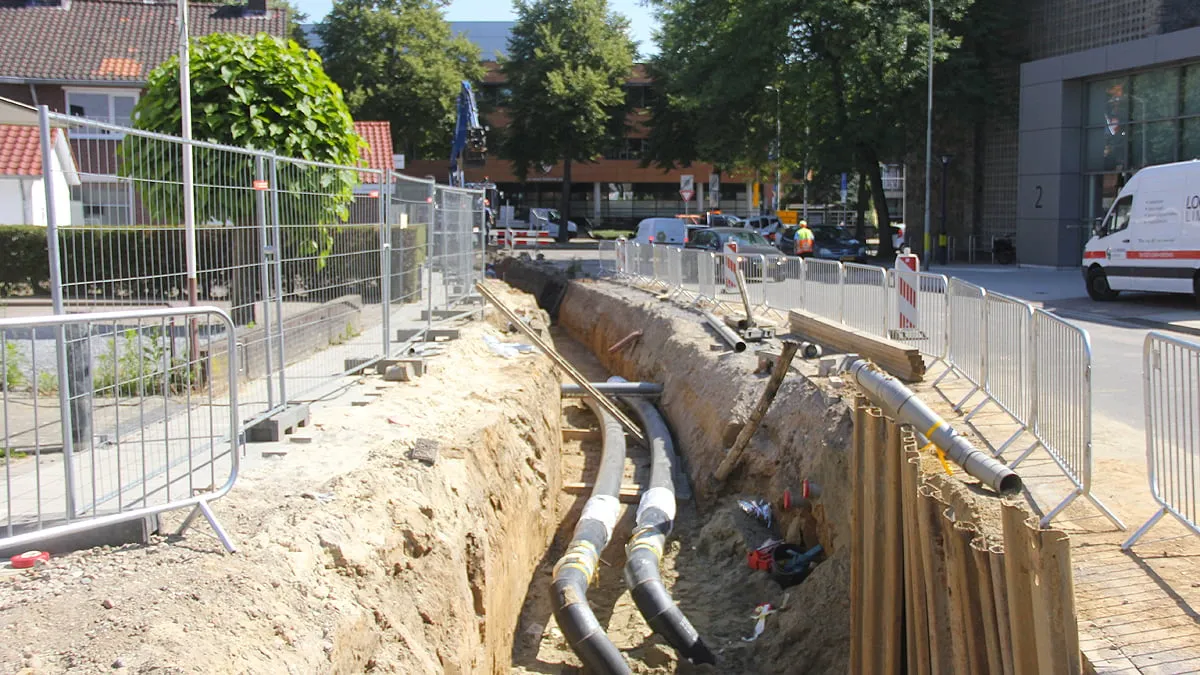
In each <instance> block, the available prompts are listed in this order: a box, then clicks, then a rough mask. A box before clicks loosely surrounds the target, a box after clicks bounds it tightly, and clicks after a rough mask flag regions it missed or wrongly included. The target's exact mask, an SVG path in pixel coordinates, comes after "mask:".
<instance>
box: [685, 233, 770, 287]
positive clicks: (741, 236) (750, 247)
mask: <svg viewBox="0 0 1200 675" xmlns="http://www.w3.org/2000/svg"><path fill="white" fill-rule="evenodd" d="M730 240H732V241H734V242H735V243H737V250H738V254H739V255H747V256H759V255H764V256H778V255H779V251H778V250H776V249H775V247H774V246H771V242H769V241H767V240H766V239H764V238H763V236H762V235H761V234H759V233H757V232H754V231H752V230H745V229H742V228H740V227H710V228H706V229H703V230H696V231H695V232H693V233H692V235H691V239H690V240H689V241H688V243H687V245H686V248H698V249H702V250H705V251H712V252H714V253H721V252H723V251H724V250H725V244H726V243H727V242H729V241H730ZM760 267H761V263H760V261H759V259H758V258H751V259H750V264H749V274H747V277H748V278H747V281H750V280H753V281H760V280H761V279H762V276H763V274H762V270H761V269H760ZM687 272H689V270H685V273H687ZM778 276H779V275H777V274H772V277H778Z"/></svg>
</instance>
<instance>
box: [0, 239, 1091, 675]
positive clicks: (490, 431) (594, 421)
mask: <svg viewBox="0 0 1200 675" xmlns="http://www.w3.org/2000/svg"><path fill="white" fill-rule="evenodd" d="M494 269H495V271H496V276H498V277H500V278H501V279H503V280H506V281H507V282H508V284H505V283H504V282H503V281H501V280H500V279H490V280H487V281H485V282H483V284H482V288H483V292H484V294H485V295H487V296H488V297H489V298H494V299H495V300H496V302H490V301H489V304H488V305H487V306H486V309H485V316H486V320H485V321H483V322H479V321H471V322H467V323H463V324H461V326H460V329H461V337H460V338H459V339H457V340H453V341H451V342H446V343H439V344H441V345H443V346H442V347H441V349H444V354H443V355H442V356H440V357H437V358H436V359H433V360H431V361H430V363H429V370H428V372H426V373H425V375H424V376H423V377H420V378H417V379H415V380H414V381H411V382H405V383H402V384H401V383H387V382H383V381H382V380H380V379H379V378H378V377H376V376H369V377H368V376H364V377H363V378H361V379H360V380H359V383H358V384H357V385H356V386H358V387H360V388H361V389H362V390H363V391H368V392H370V393H365V394H361V397H362V400H361V401H358V402H351V401H346V402H343V403H342V404H340V407H336V406H335V407H332V408H329V409H328V410H327V411H326V412H325V413H321V412H320V411H319V410H318V411H317V412H314V427H317V428H321V427H324V430H323V431H316V432H313V433H315V434H317V435H316V437H315V438H314V440H313V441H312V446H311V447H313V448H314V449H315V450H317V451H316V452H314V453H313V454H312V455H302V454H301V452H300V448H305V447H309V446H305V445H300V446H294V449H293V455H295V456H296V457H297V460H296V463H288V462H290V461H291V458H288V460H287V461H285V462H283V463H278V464H270V465H267V467H266V468H265V470H264V471H263V472H260V473H254V472H248V473H247V475H246V476H245V477H244V479H243V482H240V483H239V488H238V490H235V491H234V492H233V493H231V494H230V495H229V497H228V498H227V499H226V500H222V501H221V502H219V503H218V505H217V509H218V511H220V512H221V513H222V514H223V518H224V519H226V520H227V521H228V522H227V526H228V527H229V529H230V531H231V532H232V533H233V534H234V536H235V537H237V538H238V539H239V540H240V541H241V544H242V545H241V547H240V550H239V552H238V553H236V554H234V555H232V556H225V555H222V554H221V552H220V548H219V544H217V543H215V539H214V540H212V541H209V540H208V539H207V538H204V537H202V536H199V535H191V536H189V537H187V538H184V539H183V540H181V541H180V542H178V543H177V544H174V543H172V542H170V541H160V542H158V543H155V544H153V545H151V546H147V547H132V548H127V549H122V550H103V551H97V552H83V553H79V554H70V555H65V556H61V557H55V558H52V560H51V561H50V564H49V566H47V567H46V568H44V569H41V570H35V571H34V576H31V577H28V578H27V577H17V578H16V579H17V583H15V584H12V585H11V586H5V587H4V588H3V592H0V630H2V631H3V633H0V671H4V672H21V673H29V674H31V675H32V674H33V673H42V672H64V671H86V672H98V671H100V670H105V669H107V668H108V667H109V664H113V665H112V668H113V669H115V670H117V671H121V669H120V668H118V667H117V665H116V664H122V668H126V669H127V670H137V671H138V672H283V671H287V672H335V673H360V672H393V673H446V674H454V675H458V674H465V673H531V674H532V673H575V672H588V673H595V674H598V675H603V674H608V673H692V672H695V673H730V674H753V673H763V674H767V673H847V672H849V673H855V674H858V673H901V672H909V673H1015V674H1018V675H1023V674H1026V673H1030V674H1031V673H1068V674H1070V673H1077V672H1082V664H1081V659H1080V653H1079V645H1078V631H1077V629H1076V626H1075V611H1074V607H1073V591H1072V579H1071V564H1070V554H1069V549H1068V548H1067V539H1066V537H1065V536H1064V535H1062V534H1061V533H1060V532H1057V531H1055V530H1037V529H1036V527H1034V526H1031V521H1032V522H1033V523H1036V520H1034V519H1033V516H1032V513H1031V512H1030V511H1029V509H1028V508H1027V506H1026V505H1025V502H1024V500H1023V499H1020V498H1012V499H1010V498H1002V497H1001V496H1000V495H999V494H998V493H997V489H1001V490H1004V491H1010V490H1012V489H1013V487H1014V485H1013V483H1012V481H1013V480H1016V477H1015V476H1004V475H1001V474H997V473H993V474H988V473H987V471H988V470H989V467H988V465H986V463H981V462H980V461H979V459H980V458H979V457H976V456H973V455H971V454H970V453H971V449H970V446H969V443H967V442H966V441H965V440H964V439H962V438H958V437H952V436H951V435H950V431H949V428H950V427H949V426H946V425H945V424H942V426H940V427H939V426H938V425H937V424H936V423H934V424H931V423H930V422H929V420H930V419H932V418H930V417H928V416H926V417H919V415H918V417H919V424H920V426H921V427H922V428H921V429H919V430H915V429H914V427H913V426H912V425H911V424H902V423H898V422H896V421H895V418H904V419H917V418H914V417H913V415H914V411H915V413H919V414H926V413H928V411H927V410H925V411H924V412H922V406H920V405H918V403H917V401H916V399H915V397H908V398H906V396H908V394H911V391H909V390H908V389H905V388H903V387H902V386H901V385H899V383H898V382H897V381H896V380H894V379H892V378H889V377H887V376H886V375H883V374H882V373H880V372H879V371H878V369H876V368H874V366H868V365H866V364H865V363H861V362H857V361H855V363H857V364H858V365H857V366H855V367H854V369H852V370H850V371H842V372H837V371H836V370H835V371H833V372H822V370H823V366H822V365H821V362H820V360H818V359H806V358H804V356H805V355H804V353H803V350H801V354H800V355H797V356H796V357H795V358H794V359H793V361H792V363H791V368H790V369H780V367H779V365H778V364H777V363H776V360H777V359H778V358H779V355H778V354H777V353H778V352H780V351H781V346H780V344H779V343H773V344H774V346H773V347H772V349H773V350H774V352H776V354H771V355H767V356H765V357H764V356H763V355H760V354H759V353H757V350H758V349H759V348H760V347H762V344H761V343H753V342H751V343H750V344H749V345H748V347H747V348H746V349H745V350H744V351H741V352H737V351H734V350H733V349H731V347H730V345H728V344H727V343H726V342H725V341H724V339H723V338H722V337H721V336H720V335H719V334H718V332H717V331H715V330H714V329H713V327H712V326H711V325H710V324H709V323H708V322H707V321H706V320H705V318H704V317H703V316H702V315H701V313H699V312H697V311H695V310H694V309H693V308H689V307H688V306H687V305H685V304H683V303H680V302H676V301H675V300H674V299H669V298H665V297H664V296H663V295H662V294H661V292H660V291H661V289H655V288H645V289H643V288H635V287H632V286H630V285H627V284H618V283H613V282H610V281H593V280H579V281H568V280H567V279H566V278H565V276H564V275H563V274H562V273H561V272H560V271H558V270H556V269H555V268H553V267H550V266H548V265H538V264H535V263H531V262H522V261H520V260H509V261H506V262H503V263H501V264H497V265H495V267H494ZM513 287H515V288H513ZM516 289H523V290H516ZM539 304H540V305H541V308H539V306H538V305H539ZM501 306H503V307H504V308H505V309H506V310H507V312H508V313H505V311H502V310H501V309H500V308H501ZM710 309H718V308H710ZM719 311H720V312H721V313H728V308H725V309H719ZM517 324H520V326H521V327H523V328H518V326H517ZM778 328H779V330H778V332H779V333H780V334H784V333H786V332H787V327H786V326H783V325H780V326H779V327H778ZM526 331H527V332H526ZM538 342H540V343H542V344H543V345H544V346H545V347H546V350H545V351H549V350H551V349H552V350H553V351H554V352H555V353H556V354H557V355H559V356H561V357H562V358H563V359H564V360H565V362H566V363H565V364H555V363H554V362H553V361H552V359H551V358H550V357H549V356H548V355H547V354H539V353H536V352H537V351H538V350H536V349H533V350H530V349H525V348H517V347H509V348H506V347H505V346H504V343H510V344H530V343H538ZM783 351H786V345H785V346H784V347H783ZM438 359H440V360H438ZM834 360H835V361H836V359H834ZM769 364H775V365H773V366H772V367H771V368H770V369H769V370H770V372H767V370H768V369H766V368H764V366H765V365H769ZM568 370H570V371H574V373H573V376H568V375H567V374H566V372H567V371H568ZM575 376H577V377H578V378H580V379H581V382H576V381H575ZM773 376H777V377H773ZM612 378H622V379H624V380H625V381H626V382H625V383H622V382H620V381H619V380H614V381H611V382H610V379H612ZM872 378H873V379H872ZM587 383H596V384H597V385H599V386H601V387H602V388H603V389H605V390H606V391H615V393H616V395H615V396H612V397H609V396H608V395H607V394H599V396H600V399H601V400H599V401H597V400H592V399H591V397H590V396H583V394H589V393H590V394H592V395H596V394H597V392H595V391H594V388H593V391H592V392H588V391H587V389H588V388H591V387H589V386H584V385H587ZM776 385H777V393H776V394H775V395H774V398H773V400H767V403H769V405H768V406H767V407H766V408H765V414H763V415H762V416H761V420H760V422H761V423H760V424H758V425H757V426H755V425H754V424H753V423H752V422H753V420H755V419H758V415H757V412H758V411H761V410H762V409H763V408H762V406H761V405H760V403H762V402H763V401H764V392H765V391H771V390H772V388H773V387H774V386H776ZM914 386H915V385H914ZM873 388H874V389H873ZM905 392H907V394H906V393H905ZM867 395H870V396H874V397H875V398H876V400H879V401H880V402H881V405H882V407H883V408H884V409H881V408H880V406H876V405H872V404H871V403H869V401H868V398H867ZM372 396H373V398H370V397H372ZM352 398H353V396H352ZM768 398H769V397H768ZM371 401H374V402H371ZM368 402H370V405H361V406H360V405H359V404H360V403H362V404H365V403H368ZM322 415H323V416H322ZM657 415H661V419H658V418H657ZM918 431H920V432H921V433H927V434H930V435H931V440H936V441H938V443H940V444H941V445H945V446H946V450H947V452H946V463H945V464H943V463H942V461H941V460H940V459H939V457H938V455H937V454H936V453H934V452H932V450H931V448H929V447H926V444H925V443H924V442H923V441H922V440H919V439H920V436H919V434H918V433H917V432H918ZM739 437H740V438H741V441H745V443H744V445H743V444H742V442H741V441H739ZM430 447H433V448H434V452H433V453H432V455H431V456H429V457H424V456H421V457H418V456H417V453H418V450H422V449H425V450H428V449H429V448H430ZM735 447H737V448H739V449H740V454H736V456H735V453H732V452H730V449H731V448H735ZM300 457H308V459H304V460H303V461H304V462H309V464H307V465H306V464H302V463H301V460H300ZM418 459H420V461H417V460H418ZM732 460H736V461H732ZM991 468H993V469H994V468H995V467H991ZM947 469H949V470H950V471H951V472H952V474H953V475H947ZM968 470H969V471H970V474H968ZM971 474H974V475H971ZM717 476H721V477H722V478H721V479H718V478H717ZM764 507H767V508H764ZM768 514H769V515H768ZM773 542H777V543H778V545H777V546H775V547H774V548H770V547H768V548H764V549H763V550H761V551H760V550H759V549H760V548H761V547H763V545H764V544H771V543H773ZM78 575H84V576H82V577H80V576H78ZM84 581H86V582H87V583H86V584H83V583H82V582H84ZM39 662H40V664H41V666H43V667H38V663H39ZM160 669H161V670H160Z"/></svg>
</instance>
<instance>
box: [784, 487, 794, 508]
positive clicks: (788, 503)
mask: <svg viewBox="0 0 1200 675" xmlns="http://www.w3.org/2000/svg"><path fill="white" fill-rule="evenodd" d="M790 508H792V491H791V490H784V491H783V509H784V510H785V511H786V510H787V509H790Z"/></svg>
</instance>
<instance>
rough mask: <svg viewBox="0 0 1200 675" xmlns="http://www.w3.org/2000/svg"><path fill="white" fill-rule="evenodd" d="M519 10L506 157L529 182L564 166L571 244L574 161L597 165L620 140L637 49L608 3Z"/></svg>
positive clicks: (510, 65) (580, 0)
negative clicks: (538, 170) (548, 167)
mask: <svg viewBox="0 0 1200 675" xmlns="http://www.w3.org/2000/svg"><path fill="white" fill-rule="evenodd" d="M516 11H517V23H516V26H514V27H513V31H512V36H511V37H510V38H509V41H508V49H509V54H508V58H506V59H505V60H504V61H503V69H504V75H505V76H506V77H507V78H508V86H509V88H510V89H511V90H512V100H511V103H510V105H509V108H508V112H509V114H510V115H511V118H512V123H511V124H510V125H509V127H508V130H507V133H506V138H505V143H504V146H503V154H504V155H505V156H506V157H507V158H508V159H511V160H512V162H513V169H514V171H515V173H516V174H517V176H518V177H520V178H521V180H522V181H523V180H525V178H526V177H527V176H528V174H529V168H530V167H531V166H535V165H538V164H553V163H554V162H556V161H559V160H561V161H562V163H563V185H562V188H563V190H562V208H561V209H560V218H561V222H560V225H559V239H560V240H563V241H565V240H566V239H567V238H569V237H570V233H569V232H568V230H567V223H568V221H569V220H570V206H571V163H572V162H591V161H594V160H595V158H596V157H597V156H599V155H601V154H602V153H603V152H604V150H605V149H606V148H608V147H611V146H612V144H613V143H614V142H619V139H620V137H621V133H622V131H623V130H624V127H625V115H626V110H627V108H626V105H625V91H624V84H625V81H626V80H627V79H628V77H629V75H630V73H631V72H632V69H633V58H634V54H635V53H636V47H635V46H634V43H633V40H632V39H630V37H629V22H628V20H626V19H625V17H623V16H621V15H620V14H617V13H615V12H610V11H609V9H608V3H607V2H606V0H517V2H516Z"/></svg>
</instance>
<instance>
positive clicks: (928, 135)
mask: <svg viewBox="0 0 1200 675" xmlns="http://www.w3.org/2000/svg"><path fill="white" fill-rule="evenodd" d="M928 79H929V101H928V106H927V107H926V112H925V229H924V230H922V231H921V236H922V237H924V241H923V242H922V246H921V259H922V260H929V199H930V187H929V171H930V169H931V167H932V166H933V0H929V67H928ZM881 234H882V233H881Z"/></svg>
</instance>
